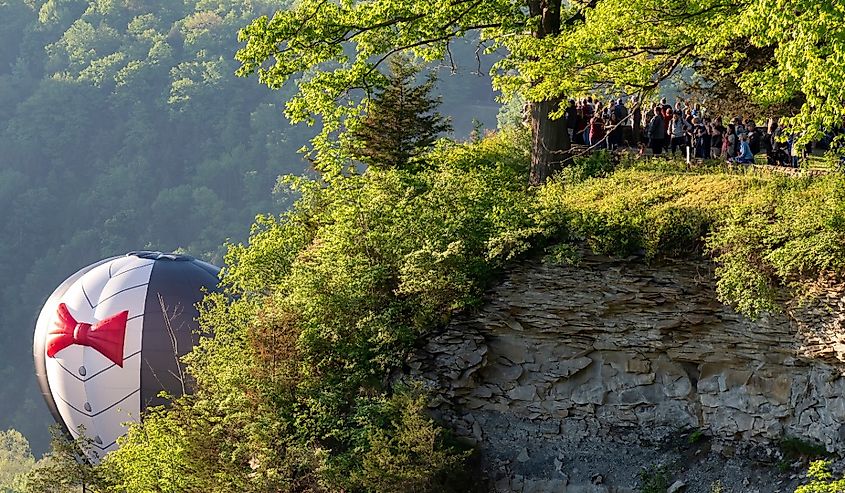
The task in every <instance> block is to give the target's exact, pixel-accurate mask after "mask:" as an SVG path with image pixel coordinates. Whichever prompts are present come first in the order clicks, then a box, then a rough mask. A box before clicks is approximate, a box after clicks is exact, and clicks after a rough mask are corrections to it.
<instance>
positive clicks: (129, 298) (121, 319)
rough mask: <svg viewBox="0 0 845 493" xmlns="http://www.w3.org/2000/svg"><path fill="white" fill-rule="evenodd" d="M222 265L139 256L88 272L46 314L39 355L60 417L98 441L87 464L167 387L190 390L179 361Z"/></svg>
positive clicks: (38, 333) (46, 391)
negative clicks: (197, 307) (201, 302)
mask: <svg viewBox="0 0 845 493" xmlns="http://www.w3.org/2000/svg"><path fill="white" fill-rule="evenodd" d="M218 274H219V269H218V268H217V267H215V266H213V265H211V264H208V263H206V262H202V261H200V260H197V259H194V258H192V257H189V256H185V255H176V254H163V253H160V252H149V251H140V252H131V253H129V254H127V255H125V256H122V257H113V258H109V259H105V260H102V261H100V262H97V263H95V264H93V265H90V266H88V267H85V268H84V269H82V270H80V271H79V272H77V273H75V274H74V275H72V276H71V277H70V278H68V279H67V280H66V281H65V282H63V283H62V284H61V285H60V286H59V287H58V288H57V289H56V290H55V291H54V292H53V294H52V295H51V296H50V298H49V299H48V300H47V302H46V303H45V305H44V307H43V308H42V310H41V314H40V315H39V317H38V322H37V323H36V328H35V341H34V347H33V355H34V358H35V368H36V375H37V377H38V382H39V385H40V386H41V392H42V394H43V395H44V398H45V400H46V401H47V405H48V406H49V407H50V411H51V412H52V413H53V416H54V417H55V418H56V420H57V421H58V422H59V423H60V424H62V425H63V426H64V427H65V428H66V430H67V431H68V432H69V433H70V434H71V436H73V437H74V438H76V437H77V436H78V435H79V429H80V428H79V427H80V426H82V427H84V430H85V434H86V436H88V437H90V438H91V439H92V440H93V449H92V450H91V451H90V454H89V456H90V457H89V458H90V459H91V460H93V461H98V460H99V459H100V458H102V457H103V456H104V455H105V454H106V453H108V452H109V451H111V450H114V449H115V448H116V447H117V445H116V441H117V439H118V437H120V436H121V435H123V434H124V433H125V432H126V427H125V423H128V422H134V421H138V420H139V419H140V418H141V413H142V411H144V409H146V408H147V407H150V406H156V405H161V404H166V401H165V400H164V399H162V398H160V397H159V396H158V394H159V393H160V392H161V391H165V392H166V393H167V394H169V395H173V396H179V395H182V394H183V393H184V392H185V391H190V388H189V387H190V381H189V379H188V377H187V376H186V375H185V374H184V371H183V367H182V365H181V363H180V362H179V358H180V357H181V356H183V355H185V354H186V353H188V352H189V351H190V350H191V349H192V348H193V347H194V345H195V344H196V342H197V339H198V334H197V332H198V327H197V323H196V317H197V315H198V312H197V309H196V306H195V305H196V303H197V302H199V301H200V300H201V299H202V297H203V296H204V294H205V292H212V291H215V290H216V289H217V283H218Z"/></svg>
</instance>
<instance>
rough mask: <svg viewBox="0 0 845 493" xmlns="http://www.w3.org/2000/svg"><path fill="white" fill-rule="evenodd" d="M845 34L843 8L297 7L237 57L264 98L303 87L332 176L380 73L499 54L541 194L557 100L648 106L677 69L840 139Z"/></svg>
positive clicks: (607, 4)
mask: <svg viewBox="0 0 845 493" xmlns="http://www.w3.org/2000/svg"><path fill="white" fill-rule="evenodd" d="M843 26H845V10H843V9H842V7H841V3H840V2H836V1H833V0H826V1H822V2H816V1H812V0H748V1H745V2H724V1H722V0H696V1H685V0H668V1H667V0H568V1H562V0H524V3H521V2H509V1H504V0H435V1H429V0H410V1H400V0H368V1H356V2H339V3H328V2H325V1H323V0H303V1H301V2H297V3H296V4H295V6H293V7H291V8H290V9H288V10H285V11H281V12H277V13H276V15H275V16H273V18H272V19H270V18H268V17H261V18H258V19H256V20H254V21H253V22H252V23H251V24H250V25H249V26H247V27H246V28H244V29H243V30H242V31H241V34H240V39H241V41H243V42H245V43H246V44H245V46H244V47H243V48H242V49H241V50H240V51H239V52H238V55H237V58H238V60H240V61H241V64H242V65H241V68H240V70H239V73H240V74H241V75H247V74H252V73H257V74H258V76H259V79H260V81H261V82H263V83H265V84H267V85H268V86H270V87H272V88H279V87H281V86H282V85H283V84H284V83H285V82H286V81H287V80H289V79H290V78H292V77H293V76H295V75H300V74H302V75H303V77H302V78H300V79H298V80H297V81H296V86H297V93H296V95H295V96H294V97H293V98H292V99H291V100H289V101H288V103H287V111H286V113H287V116H288V117H289V118H290V119H291V120H292V121H294V122H298V121H307V122H309V123H314V122H316V120H317V118H318V117H319V118H321V120H322V122H323V129H322V131H321V132H320V134H319V135H318V136H317V137H315V139H314V140H313V149H312V150H313V151H314V152H316V153H317V154H320V155H324V156H329V157H331V158H333V159H334V163H335V166H338V165H340V163H342V160H343V158H344V157H346V156H344V155H343V154H342V153H338V152H337V146H336V145H335V144H334V142H333V140H332V137H333V136H335V135H336V134H337V133H338V132H342V131H343V128H344V122H345V121H346V120H347V119H355V118H357V117H359V112H360V110H359V109H358V106H357V105H355V104H350V102H354V101H357V100H365V99H366V98H368V97H370V96H371V94H372V91H373V89H374V88H376V87H380V85H381V84H383V83H384V81H383V78H380V77H379V72H378V71H377V70H376V68H377V67H378V66H379V64H380V63H382V62H383V61H384V60H385V59H387V58H388V57H389V56H390V55H391V54H393V53H397V52H410V53H413V54H415V55H417V56H420V57H422V58H424V59H426V60H435V59H438V58H443V57H448V56H449V44H450V43H451V42H452V41H453V40H454V39H456V38H458V37H462V36H466V35H468V34H470V33H473V32H478V33H479V36H480V40H481V43H486V46H488V47H489V48H491V49H497V48H501V49H502V50H503V51H504V52H505V56H504V58H503V59H502V60H501V61H499V62H498V63H497V64H496V65H495V66H494V70H493V73H492V75H493V83H494V85H495V87H497V88H499V89H501V90H502V91H503V92H504V93H505V96H508V95H509V94H512V93H514V92H516V91H518V92H520V93H521V94H522V95H523V96H525V98H526V100H527V101H528V105H529V108H528V109H529V110H530V111H529V119H530V124H531V125H530V126H531V129H532V156H531V179H530V181H531V182H532V183H534V184H539V183H542V182H543V181H544V180H545V179H546V178H547V177H548V176H549V175H550V174H551V173H553V172H554V170H555V168H556V167H558V166H559V165H560V164H561V163H562V162H564V161H565V158H566V153H565V150H566V149H567V147H568V146H569V142H568V138H567V134H566V132H565V131H564V123H563V121H562V120H561V119H555V118H558V117H559V116H561V113H562V112H563V108H561V107H560V106H561V105H560V102H561V101H563V100H564V99H565V98H567V97H572V96H577V95H583V94H587V93H592V94H607V95H617V94H635V93H637V94H640V95H648V94H649V93H651V92H653V91H654V90H655V89H657V88H658V87H659V85H660V84H661V82H662V81H664V80H666V79H667V78H669V77H671V76H673V75H675V74H677V73H679V72H680V71H682V70H687V71H692V72H693V73H694V74H699V75H701V76H703V77H704V78H705V79H708V78H712V76H713V75H714V74H718V75H719V76H722V77H724V79H722V80H734V81H735V82H736V87H737V90H738V91H740V92H741V94H739V96H740V97H741V99H742V100H745V101H749V102H752V103H755V104H757V105H759V107H760V108H763V109H768V108H772V107H774V108H775V109H778V110H781V111H784V112H789V111H790V109H791V108H794V107H796V106H800V110H799V111H796V112H793V113H787V114H786V116H788V117H789V118H787V119H786V120H785V121H784V123H785V124H787V125H788V126H790V127H791V130H792V131H793V132H795V133H801V135H802V141H809V140H812V139H816V138H818V137H820V136H821V134H822V132H823V131H824V130H825V129H832V128H838V127H840V126H841V125H842V122H843V118H845V104H843V102H845V86H843V85H842V84H841V83H840V82H841V80H842V79H843V78H845V68H843V67H844V66H843V64H841V63H839V60H841V59H842V58H843V57H845V36H841V35H838V34H836V33H841V32H842V30H843ZM767 53H771V56H770V57H768V58H767V57H766V54H767ZM757 54H762V55H763V57H762V60H761V59H759V58H758V59H755V58H754V57H755V55H757ZM708 82H711V83H712V82H714V81H713V80H710V81H708ZM715 82H717V83H718V82H719V81H718V80H716V81H715ZM717 85H718V84H717ZM710 86H711V87H714V86H713V84H710ZM338 103H341V104H338Z"/></svg>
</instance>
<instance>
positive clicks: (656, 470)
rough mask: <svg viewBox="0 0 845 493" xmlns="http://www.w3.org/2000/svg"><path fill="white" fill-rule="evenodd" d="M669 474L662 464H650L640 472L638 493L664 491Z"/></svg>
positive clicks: (662, 492)
mask: <svg viewBox="0 0 845 493" xmlns="http://www.w3.org/2000/svg"><path fill="white" fill-rule="evenodd" d="M668 488H669V474H668V473H667V472H666V468H665V467H662V466H652V467H650V468H648V469H646V470H645V471H641V472H640V493H666V490H667V489H668Z"/></svg>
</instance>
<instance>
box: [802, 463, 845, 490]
mask: <svg viewBox="0 0 845 493" xmlns="http://www.w3.org/2000/svg"><path fill="white" fill-rule="evenodd" d="M807 477H808V478H809V479H810V483H808V484H805V485H803V486H799V487H798V488H797V489H796V490H795V493H840V492H841V491H845V479H833V474H832V473H831V472H830V461H815V462H812V463H811V464H810V469H809V471H807Z"/></svg>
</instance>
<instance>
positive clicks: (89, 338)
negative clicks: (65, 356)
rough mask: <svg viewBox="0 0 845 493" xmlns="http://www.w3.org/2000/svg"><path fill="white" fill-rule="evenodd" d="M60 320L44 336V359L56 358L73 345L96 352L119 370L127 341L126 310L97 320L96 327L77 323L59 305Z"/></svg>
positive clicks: (64, 307) (65, 307)
mask: <svg viewBox="0 0 845 493" xmlns="http://www.w3.org/2000/svg"><path fill="white" fill-rule="evenodd" d="M58 316H59V319H58V320H57V321H56V326H55V328H53V329H52V330H51V331H50V332H49V334H48V335H47V356H48V357H50V358H55V357H56V353H58V352H59V351H61V350H62V349H64V348H66V347H68V346H72V345H74V344H76V345H79V346H88V347H92V348H94V349H96V350H97V351H99V352H100V354H102V355H103V356H105V357H106V358H108V359H110V360H111V361H113V362H114V364H116V365H117V366H119V367H121V368H122V367H123V341H124V339H125V338H126V337H125V336H126V320H127V319H128V318H129V311H127V310H124V311H122V312H120V313H118V314H117V315H112V316H111V317H109V318H106V319H104V320H100V321H99V322H97V323H95V324H93V325H92V324H87V323H83V322H77V321H76V320H74V318H73V315H71V314H70V310H68V308H67V305H65V304H64V303H60V304H59V310H58Z"/></svg>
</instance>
